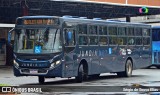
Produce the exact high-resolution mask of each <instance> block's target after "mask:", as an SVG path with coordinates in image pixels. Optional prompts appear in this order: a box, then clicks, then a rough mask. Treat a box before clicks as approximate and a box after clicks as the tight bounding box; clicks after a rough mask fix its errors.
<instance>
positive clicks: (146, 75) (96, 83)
mask: <svg viewBox="0 0 160 95" xmlns="http://www.w3.org/2000/svg"><path fill="white" fill-rule="evenodd" d="M0 84H7V85H11V86H20V87H35V88H38V87H40V88H42V91H43V92H42V93H34V94H35V95H37V94H38V95H39V94H47V95H51V94H58V95H59V94H64V95H68V94H72V95H75V94H79V95H82V94H83V95H84V94H86V95H88V94H118V95H119V94H121V95H123V94H125V95H128V94H129V95H131V93H130V92H129V88H128V87H133V88H135V87H136V86H138V87H141V88H143V89H142V91H141V92H135V91H131V92H132V94H136V95H137V94H139V95H150V92H149V91H143V90H145V89H144V88H146V87H153V86H160V71H159V69H156V68H152V69H139V70H134V71H133V76H132V77H130V78H119V77H117V76H116V74H109V73H105V74H101V76H100V77H99V78H96V79H93V78H90V79H89V80H87V81H85V82H83V83H76V82H75V80H74V78H70V79H62V78H54V79H46V83H45V84H43V85H40V84H38V79H37V77H31V76H29V77H15V76H13V71H12V68H11V67H3V68H2V67H0ZM125 88H126V89H125ZM154 88H155V89H153V90H157V89H158V91H160V89H159V88H160V87H159V88H156V87H154ZM147 89H148V88H147ZM149 89H150V88H149ZM131 90H132V89H131ZM120 91H121V92H120ZM153 93H156V95H157V92H152V94H153ZM23 94H26V95H29V94H30V93H23ZM159 95H160V94H159Z"/></svg>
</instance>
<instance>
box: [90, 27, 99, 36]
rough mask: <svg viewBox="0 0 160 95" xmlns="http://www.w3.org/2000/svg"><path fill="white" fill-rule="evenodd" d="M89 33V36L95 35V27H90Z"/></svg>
mask: <svg viewBox="0 0 160 95" xmlns="http://www.w3.org/2000/svg"><path fill="white" fill-rule="evenodd" d="M89 33H90V34H97V26H90V27H89Z"/></svg>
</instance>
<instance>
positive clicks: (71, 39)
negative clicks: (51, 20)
mask: <svg viewBox="0 0 160 95" xmlns="http://www.w3.org/2000/svg"><path fill="white" fill-rule="evenodd" d="M64 37H65V45H66V46H74V45H75V30H73V29H70V28H66V29H64Z"/></svg>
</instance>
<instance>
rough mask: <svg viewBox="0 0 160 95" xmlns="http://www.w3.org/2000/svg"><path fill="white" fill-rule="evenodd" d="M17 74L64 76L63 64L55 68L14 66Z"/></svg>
mask: <svg viewBox="0 0 160 95" xmlns="http://www.w3.org/2000/svg"><path fill="white" fill-rule="evenodd" d="M13 72H14V75H15V76H17V77H18V76H45V77H62V64H60V65H59V66H57V67H55V68H35V69H34V68H20V67H16V66H15V65H14V66H13Z"/></svg>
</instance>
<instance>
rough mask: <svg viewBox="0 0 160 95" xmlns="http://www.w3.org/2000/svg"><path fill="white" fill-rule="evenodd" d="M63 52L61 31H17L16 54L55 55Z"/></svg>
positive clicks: (45, 29) (46, 29) (44, 29)
mask: <svg viewBox="0 0 160 95" xmlns="http://www.w3.org/2000/svg"><path fill="white" fill-rule="evenodd" d="M61 51H62V44H61V40H60V29H53V28H50V29H49V28H40V29H16V32H15V45H14V52H16V53H55V52H61Z"/></svg>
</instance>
